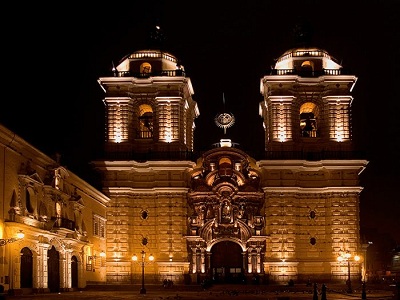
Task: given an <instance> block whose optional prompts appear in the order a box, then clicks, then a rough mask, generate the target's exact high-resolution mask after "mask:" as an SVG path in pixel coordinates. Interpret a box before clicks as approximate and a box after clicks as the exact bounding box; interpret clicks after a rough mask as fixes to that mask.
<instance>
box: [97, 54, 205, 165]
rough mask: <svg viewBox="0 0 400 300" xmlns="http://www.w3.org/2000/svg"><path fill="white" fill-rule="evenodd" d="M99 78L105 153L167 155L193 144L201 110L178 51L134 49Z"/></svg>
mask: <svg viewBox="0 0 400 300" xmlns="http://www.w3.org/2000/svg"><path fill="white" fill-rule="evenodd" d="M98 83H99V84H100V86H101V88H102V89H103V90H104V92H105V97H104V99H103V102H104V104H105V106H106V122H105V123H106V124H105V131H106V132H105V136H106V140H105V151H106V153H108V154H110V153H112V154H116V155H119V156H121V155H124V156H126V157H127V158H129V157H130V156H129V154H133V153H135V154H136V155H137V154H141V153H142V154H145V153H146V154H149V153H151V154H152V155H155V154H157V155H161V157H163V153H164V154H166V153H178V152H187V151H192V150H193V132H194V129H195V123H194V119H195V118H196V117H197V116H198V115H199V110H198V107H197V103H196V102H195V101H194V100H193V98H192V95H193V94H194V91H193V87H192V83H191V81H190V78H189V77H186V74H185V69H184V67H183V66H182V65H180V64H179V63H178V59H177V58H176V57H175V56H174V55H172V54H170V53H168V52H165V51H163V50H160V49H151V50H140V51H136V52H134V53H132V54H130V55H127V56H126V57H124V58H123V59H122V60H121V61H120V62H119V64H118V65H117V66H116V67H114V68H113V70H112V75H111V76H109V77H101V78H99V79H98ZM158 157H160V156H158ZM131 158H132V157H131Z"/></svg>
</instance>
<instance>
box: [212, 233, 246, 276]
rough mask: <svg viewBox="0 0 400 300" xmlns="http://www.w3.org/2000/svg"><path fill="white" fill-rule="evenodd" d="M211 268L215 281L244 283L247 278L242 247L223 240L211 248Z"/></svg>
mask: <svg viewBox="0 0 400 300" xmlns="http://www.w3.org/2000/svg"><path fill="white" fill-rule="evenodd" d="M211 270H212V278H213V282H214V283H242V282H243V281H244V280H245V275H244V269H243V255H242V248H241V247H240V245H238V244H237V243H234V242H231V241H223V242H219V243H217V244H215V245H214V246H213V247H212V248H211Z"/></svg>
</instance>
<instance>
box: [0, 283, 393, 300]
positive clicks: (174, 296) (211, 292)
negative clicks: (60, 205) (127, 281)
mask: <svg viewBox="0 0 400 300" xmlns="http://www.w3.org/2000/svg"><path fill="white" fill-rule="evenodd" d="M146 290H147V293H146V294H140V293H139V291H140V286H139V285H124V286H115V285H113V286H98V287H97V288H96V287H93V286H92V287H90V288H88V289H85V290H83V291H77V292H63V293H44V294H36V295H21V296H6V297H5V299H9V300H18V299H21V300H28V299H36V300H39V299H40V300H41V299H46V300H72V299H86V300H88V299H96V300H97V299H98V300H124V299H141V300H143V299H146V300H147V299H148V300H153V299H154V300H199V299H201V300H205V299H214V300H221V299H237V300H244V299H246V300H248V299H250V300H251V299H263V300H306V299H309V300H314V299H313V291H312V288H308V287H307V288H306V287H304V286H302V287H296V288H295V289H292V288H291V287H290V288H289V287H284V286H264V285H260V286H255V285H214V286H212V287H211V288H209V289H207V290H202V289H201V287H200V286H197V285H192V286H173V287H172V288H162V287H160V286H153V285H148V286H146ZM318 299H319V300H322V299H321V294H319V295H318ZM354 299H362V293H361V290H356V289H354V292H353V293H351V294H347V293H345V292H344V291H340V290H335V289H333V288H332V289H329V288H328V289H327V293H326V300H354ZM366 299H371V300H372V299H374V300H400V299H399V297H397V299H396V298H395V295H394V291H393V290H390V289H385V290H383V289H382V290H376V289H373V290H368V289H367V292H366ZM0 300H3V299H1V298H0Z"/></svg>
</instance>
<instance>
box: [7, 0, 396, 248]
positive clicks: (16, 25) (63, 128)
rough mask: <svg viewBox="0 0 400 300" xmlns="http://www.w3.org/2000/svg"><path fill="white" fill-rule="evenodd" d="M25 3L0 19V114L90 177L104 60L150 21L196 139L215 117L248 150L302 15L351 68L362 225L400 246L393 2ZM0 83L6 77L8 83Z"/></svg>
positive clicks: (129, 45) (140, 42) (122, 51)
mask: <svg viewBox="0 0 400 300" xmlns="http://www.w3.org/2000/svg"><path fill="white" fill-rule="evenodd" d="M40 5H42V4H37V3H34V4H28V5H27V6H24V7H22V6H21V7H15V8H14V9H11V10H9V13H8V14H9V18H8V19H10V20H12V21H11V22H8V23H7V24H3V28H5V30H3V31H4V32H3V40H2V45H3V51H4V53H5V56H4V57H5V64H4V68H3V77H2V78H3V86H2V87H3V89H2V90H3V98H2V103H3V106H2V109H1V110H0V123H2V124H3V125H5V126H7V127H8V128H9V129H10V130H13V131H15V132H16V133H17V134H18V135H20V136H21V137H23V138H24V139H26V140H27V141H28V142H30V143H32V144H33V145H34V146H35V147H37V148H38V149H39V150H41V151H43V152H44V153H46V154H48V155H50V156H52V155H53V154H54V153H56V152H58V153H61V154H62V162H63V163H64V164H65V165H66V166H67V167H68V168H69V169H71V170H72V171H73V172H75V173H77V174H78V175H82V177H84V179H86V180H87V181H89V182H90V180H91V179H90V176H89V174H90V172H89V171H88V167H89V164H88V162H89V161H90V160H92V159H94V158H95V156H96V153H97V149H99V147H101V146H102V141H103V140H104V106H103V103H102V99H103V96H104V94H103V92H102V90H101V89H100V87H99V85H98V83H97V79H98V78H99V77H102V76H108V75H110V73H109V72H110V70H111V67H112V63H113V62H114V63H118V62H119V61H120V59H121V58H123V57H124V56H125V55H127V54H129V53H132V52H134V51H136V50H140V49H145V48H147V44H146V43H147V37H148V34H149V28H151V26H152V25H154V23H155V22H158V23H159V24H160V25H161V26H162V28H163V30H164V32H165V36H166V40H165V47H166V50H167V51H169V52H171V53H172V54H173V55H175V56H176V57H177V58H178V59H180V60H181V62H182V64H183V65H184V66H185V70H186V73H187V75H188V76H189V77H190V78H191V80H192V84H193V87H194V92H195V94H194V96H193V98H194V100H195V101H197V103H198V105H199V109H200V116H199V117H198V118H197V119H196V129H195V148H197V149H200V148H207V147H208V146H210V145H211V144H213V143H215V142H218V141H219V139H220V138H221V137H223V131H222V129H220V128H217V127H216V125H215V123H214V121H213V119H214V117H215V115H216V114H217V113H219V112H221V111H222V110H223V104H222V94H223V93H224V95H225V100H226V101H225V110H227V111H229V112H232V113H233V114H234V115H235V117H236V123H235V125H234V126H233V127H232V128H229V129H228V130H227V135H228V137H229V138H231V139H232V140H233V141H234V142H237V143H239V144H240V145H241V146H242V147H243V148H245V149H251V150H253V149H255V150H261V149H263V145H264V135H263V129H262V120H261V117H260V116H259V115H258V104H259V102H260V101H262V96H261V94H260V92H259V88H260V79H261V78H262V77H263V75H265V72H266V70H268V69H269V68H270V66H271V65H272V64H273V63H274V59H275V58H277V57H279V56H280V55H281V54H282V53H283V52H285V51H286V50H288V49H290V48H293V46H294V37H293V30H294V27H295V25H296V24H298V23H299V22H300V21H301V20H307V21H308V22H309V23H310V24H311V26H312V28H313V36H312V41H313V44H314V45H315V46H317V47H320V48H323V49H325V50H326V51H327V52H328V53H329V54H331V55H332V56H333V57H335V58H336V59H338V60H339V61H340V62H341V63H342V65H343V66H344V67H346V68H349V69H351V71H352V73H353V74H355V75H356V76H358V81H357V84H356V86H355V89H354V93H353V95H354V102H353V108H352V109H353V135H354V142H355V144H356V146H357V148H358V149H361V150H365V151H366V153H367V159H368V160H369V161H370V162H369V165H368V166H367V169H366V170H365V171H364V172H363V173H362V176H361V179H362V180H361V185H362V186H365V189H364V190H363V192H362V193H361V197H360V207H361V212H360V213H361V225H362V227H363V228H378V230H379V231H381V232H384V233H386V232H388V233H390V234H391V235H392V237H393V239H395V240H396V241H397V243H399V244H400V195H399V192H398V188H397V187H398V186H400V176H399V170H400V146H399V144H400V138H399V136H400V121H399V120H400V117H399V112H400V105H399V103H400V91H399V90H400V89H399V82H400V80H399V79H400V76H399V72H400V63H399V56H400V51H399V46H398V44H399V42H400V38H399V30H400V21H399V20H400V18H399V17H398V8H397V7H398V1H394V0H392V1H391V0H385V1H358V0H356V1H267V0H264V1H244V2H237V1H208V0H206V1H198V2H191V1H165V3H164V1H130V2H128V3H126V2H125V3H122V2H118V1H114V2H113V3H111V2H110V3H106V4H105V5H103V6H100V5H96V6H91V7H87V5H85V7H83V6H82V7H81V6H80V5H78V4H73V3H71V2H65V3H64V2H63V1H61V2H57V6H53V7H52V6H50V7H49V6H44V4H43V6H42V7H41V6H40ZM4 80H5V81H4Z"/></svg>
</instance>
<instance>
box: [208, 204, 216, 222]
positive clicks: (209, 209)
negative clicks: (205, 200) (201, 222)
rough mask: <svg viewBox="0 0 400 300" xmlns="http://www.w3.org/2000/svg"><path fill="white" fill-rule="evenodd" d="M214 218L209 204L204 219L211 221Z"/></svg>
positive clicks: (212, 209)
mask: <svg viewBox="0 0 400 300" xmlns="http://www.w3.org/2000/svg"><path fill="white" fill-rule="evenodd" d="M214 217H215V213H214V208H213V207H212V205H211V204H209V205H208V206H207V213H206V219H212V218H214Z"/></svg>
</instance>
